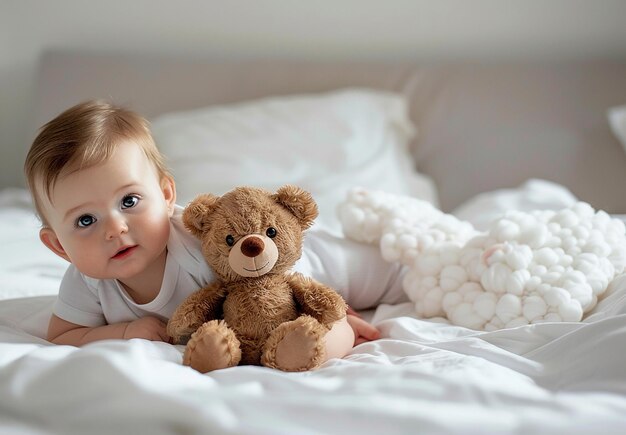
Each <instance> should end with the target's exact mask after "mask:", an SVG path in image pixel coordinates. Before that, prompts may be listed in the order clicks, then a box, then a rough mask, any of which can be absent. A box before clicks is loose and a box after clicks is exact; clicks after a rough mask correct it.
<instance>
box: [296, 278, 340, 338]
mask: <svg viewBox="0 0 626 435" xmlns="http://www.w3.org/2000/svg"><path fill="white" fill-rule="evenodd" d="M287 282H288V283H289V286H290V287H291V290H292V292H293V296H294V298H295V300H296V302H297V303H298V306H299V308H300V311H301V312H302V313H304V314H308V315H309V316H311V317H314V318H316V319H317V320H318V321H319V322H320V323H322V324H323V325H324V326H326V327H328V328H330V327H331V326H332V324H333V323H335V322H336V321H337V320H340V319H342V318H344V317H345V316H346V309H347V305H346V302H345V301H344V300H343V298H342V297H341V296H340V295H339V293H337V292H336V291H334V290H333V289H332V288H330V287H328V286H325V285H324V284H322V283H320V282H317V281H315V280H314V279H312V278H309V277H306V276H304V275H302V274H300V273H297V272H295V273H293V274H291V275H288V276H287Z"/></svg>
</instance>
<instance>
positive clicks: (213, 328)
mask: <svg viewBox="0 0 626 435" xmlns="http://www.w3.org/2000/svg"><path fill="white" fill-rule="evenodd" d="M240 360H241V350H240V348H239V340H238V339H237V337H236V336H235V333H234V332H233V331H232V330H231V329H230V328H229V327H228V325H226V322H224V321H223V320H211V321H210V322H206V323H205V324H203V325H202V326H200V327H199V328H198V330H197V331H196V332H194V333H193V334H192V335H191V339H189V342H188V343H187V346H186V347H185V353H184V355H183V364H185V365H187V366H190V367H192V368H194V369H196V370H198V371H199V372H200V373H206V372H210V371H212V370H218V369H225V368H227V367H232V366H236V365H237V364H239V361H240Z"/></svg>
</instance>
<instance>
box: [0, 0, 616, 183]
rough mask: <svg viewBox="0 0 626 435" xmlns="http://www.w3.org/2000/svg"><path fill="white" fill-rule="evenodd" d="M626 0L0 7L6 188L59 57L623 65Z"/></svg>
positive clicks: (154, 1)
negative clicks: (41, 76) (47, 70)
mask: <svg viewBox="0 0 626 435" xmlns="http://www.w3.org/2000/svg"><path fill="white" fill-rule="evenodd" d="M625 18H626V1H624V0H594V1H588V0H473V1H468V0H318V1H310V0H249V1H245V0H220V1H218V0H179V1H172V0H126V1H123V0H109V1H102V0H100V1H87V0H55V1H47V0H39V1H37V0H0V92H1V93H0V187H6V186H12V185H22V163H23V159H24V156H25V153H26V150H27V148H28V146H29V143H30V141H31V140H32V138H33V137H34V134H35V132H34V128H33V126H32V121H31V118H30V116H29V113H30V111H31V105H32V99H33V95H34V92H35V90H34V84H35V80H36V69H37V59H38V56H39V55H40V54H41V53H42V51H44V50H46V49H50V48H54V49H72V50H81V51H85V50H97V51H124V52H133V53H148V54H171V53H175V54H177V55H182V56H204V57H207V56H210V55H214V54H218V55H222V56H224V55H235V56H249V55H253V56H258V55H272V56H280V57H304V58H309V57H315V58H337V57H341V58H344V57H358V58H389V59H393V58H403V59H415V60H419V59H466V58H472V59H506V58H537V59H539V58H547V57H549V58H559V59H571V58H583V57H590V56H593V57H620V58H626V19H625Z"/></svg>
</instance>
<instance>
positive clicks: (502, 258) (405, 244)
mask: <svg viewBox="0 0 626 435" xmlns="http://www.w3.org/2000/svg"><path fill="white" fill-rule="evenodd" d="M338 215H339V220H340V222H341V225H342V228H343V231H344V234H345V235H346V236H347V237H349V238H352V239H354V240H357V241H360V242H364V243H379V246H380V250H381V255H382V258H384V259H385V260H387V261H390V262H400V263H401V264H404V265H406V266H407V270H406V273H405V275H404V278H403V289H404V291H405V292H406V293H407V295H408V297H409V299H410V300H411V301H412V302H413V303H414V305H415V310H416V314H417V315H418V316H419V317H423V318H432V319H437V320H440V321H444V322H448V323H451V324H454V325H459V326H464V327H467V328H470V329H475V330H487V331H492V330H496V329H501V328H511V327H516V326H522V325H527V324H534V323H541V322H561V321H566V322H578V321H580V320H581V319H582V318H583V316H584V315H585V314H586V313H589V312H590V311H591V310H592V309H593V308H594V307H595V306H596V304H597V302H598V300H599V298H601V297H602V295H603V294H604V293H605V291H606V289H607V287H608V285H609V283H610V282H611V281H612V280H613V278H615V276H617V275H618V274H621V273H623V272H624V271H625V268H626V234H625V227H624V223H623V222H622V221H621V220H619V219H613V218H611V217H610V216H609V215H608V214H607V213H606V212H604V211H602V210H600V211H595V210H594V209H593V208H592V207H591V206H590V205H589V204H587V203H584V202H577V203H575V204H573V205H571V206H570V207H567V208H564V209H562V210H536V211H533V212H528V213H527V212H521V211H516V210H509V211H507V212H505V213H504V214H503V215H502V216H500V217H498V218H495V219H494V220H492V221H491V223H490V225H489V227H488V228H487V229H486V230H485V231H477V230H476V229H475V228H474V227H473V226H472V225H471V224H470V223H469V222H465V221H461V220H459V219H457V218H456V217H455V216H453V215H451V214H446V213H443V212H442V211H440V210H438V209H436V208H435V207H434V206H433V205H431V204H430V203H428V202H426V201H423V200H419V199H417V198H412V197H408V196H405V195H398V194H391V193H387V192H383V191H379V190H367V189H362V188H354V189H352V190H351V191H350V192H349V193H348V194H347V197H346V199H345V200H344V201H343V202H342V203H341V204H339V206H338Z"/></svg>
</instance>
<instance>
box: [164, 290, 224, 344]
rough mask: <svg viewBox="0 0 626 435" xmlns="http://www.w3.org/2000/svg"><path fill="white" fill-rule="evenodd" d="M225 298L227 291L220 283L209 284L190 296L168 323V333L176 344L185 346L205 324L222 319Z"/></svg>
mask: <svg viewBox="0 0 626 435" xmlns="http://www.w3.org/2000/svg"><path fill="white" fill-rule="evenodd" d="M225 297H226V292H225V289H224V288H223V287H222V285H221V284H219V283H213V284H209V285H208V286H206V287H204V288H203V289H200V290H198V291H197V292H195V293H193V294H191V295H189V296H188V297H187V299H185V300H184V301H183V302H182V303H181V304H180V305H179V306H178V308H176V311H174V314H173V315H172V318H171V319H170V320H169V322H168V323H167V333H168V335H169V336H170V337H172V340H173V342H174V344H184V343H185V342H186V341H188V340H189V337H190V336H191V334H192V333H194V332H195V331H196V330H197V329H198V328H199V327H200V326H202V324H203V323H205V322H208V321H209V320H213V319H217V318H221V316H222V304H223V303H224V299H225Z"/></svg>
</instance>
